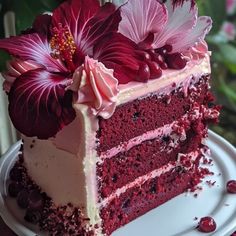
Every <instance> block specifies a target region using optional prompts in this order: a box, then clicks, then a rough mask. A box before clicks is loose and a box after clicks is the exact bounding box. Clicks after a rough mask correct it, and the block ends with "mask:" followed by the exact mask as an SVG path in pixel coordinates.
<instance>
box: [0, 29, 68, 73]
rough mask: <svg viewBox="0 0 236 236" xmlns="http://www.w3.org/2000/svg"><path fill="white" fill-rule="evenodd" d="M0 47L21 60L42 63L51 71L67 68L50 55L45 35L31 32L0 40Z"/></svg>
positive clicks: (61, 70) (60, 70)
mask: <svg viewBox="0 0 236 236" xmlns="http://www.w3.org/2000/svg"><path fill="white" fill-rule="evenodd" d="M0 49H3V50H6V51H7V52H9V54H11V55H13V56H16V57H17V58H20V59H21V60H31V61H33V62H36V63H37V64H41V65H44V66H45V67H46V68H47V70H48V71H51V72H66V71H67V69H66V68H65V66H64V65H63V64H62V63H61V62H60V61H59V60H56V59H54V58H53V57H52V56H51V48H50V45H49V43H48V40H47V37H46V36H45V35H41V34H37V33H33V34H26V35H21V36H16V37H11V38H7V39H1V40H0Z"/></svg>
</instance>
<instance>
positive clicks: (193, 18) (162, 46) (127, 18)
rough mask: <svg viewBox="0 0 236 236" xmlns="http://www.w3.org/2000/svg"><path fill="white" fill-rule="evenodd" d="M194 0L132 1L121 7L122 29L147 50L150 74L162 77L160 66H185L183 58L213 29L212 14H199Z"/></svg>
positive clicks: (121, 30)
mask: <svg viewBox="0 0 236 236" xmlns="http://www.w3.org/2000/svg"><path fill="white" fill-rule="evenodd" d="M197 15H198V9H197V6H196V4H195V1H194V0H191V1H187V0H186V1H184V0H176V1H171V0H167V1H165V4H162V3H160V2H159V1H156V0H129V1H128V3H127V4H124V5H123V6H121V16H122V21H121V22H120V25H119V32H121V33H122V34H123V35H125V36H126V37H128V38H129V39H131V40H132V41H133V42H135V43H136V44H138V45H139V48H140V50H143V51H145V52H146V53H147V55H146V59H145V62H144V63H145V65H146V68H147V70H148V71H149V72H150V73H149V75H147V76H149V78H150V75H151V77H154V78H155V77H157V74H159V76H160V74H161V73H160V71H158V70H157V69H158V68H159V67H160V68H161V69H167V68H171V69H182V68H184V67H185V66H186V63H187V59H186V58H185V57H184V54H185V55H186V54H187V52H189V51H191V48H192V47H195V46H196V45H197V44H198V43H202V42H203V41H204V38H205V36H206V34H207V33H208V32H209V31H210V29H211V26H212V20H211V18H210V17H206V16H201V17H198V16H197Z"/></svg>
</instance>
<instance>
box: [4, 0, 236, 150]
mask: <svg viewBox="0 0 236 236" xmlns="http://www.w3.org/2000/svg"><path fill="white" fill-rule="evenodd" d="M62 1H63V0H37V1H32V0H0V4H1V9H0V37H4V31H3V16H4V14H5V13H6V12H7V11H13V12H15V14H16V31H17V33H20V32H21V30H24V29H26V28H28V27H29V26H30V25H31V23H32V22H33V19H34V18H35V16H36V15H38V14H40V13H43V12H45V11H51V10H52V9H54V8H55V7H56V6H57V5H58V4H59V3H60V2H62ZM198 4H199V11H200V14H201V15H209V16H211V17H212V19H213V21H214V26H213V29H212V31H211V33H210V34H209V35H208V37H207V42H208V44H209V48H210V50H212V51H213V55H212V69H213V71H212V87H213V90H214V93H215V95H216V98H217V102H218V103H219V104H222V106H223V108H222V112H221V119H220V124H219V125H217V126H212V127H211V128H212V129H213V130H214V131H216V132H217V133H219V134H220V135H222V136H224V137H225V138H226V139H228V140H229V141H230V142H231V143H233V144H234V145H236V41H235V38H234V39H231V40H229V39H228V38H227V37H226V36H225V35H224V34H223V33H222V25H223V23H224V22H231V23H233V24H234V25H236V11H235V12H234V13H233V14H227V11H226V4H227V0H198ZM0 58H1V59H0V71H1V70H3V68H4V66H5V60H6V59H7V55H6V54H4V53H3V52H0Z"/></svg>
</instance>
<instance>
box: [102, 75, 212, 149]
mask: <svg viewBox="0 0 236 236" xmlns="http://www.w3.org/2000/svg"><path fill="white" fill-rule="evenodd" d="M208 80H209V76H205V77H202V78H201V79H200V80H199V81H198V82H197V83H196V84H194V85H191V86H190V87H191V89H189V90H188V96H186V94H185V93H184V91H182V90H180V89H179V88H176V89H175V90H174V91H173V92H172V93H171V94H170V95H163V96H160V95H159V94H152V95H150V96H148V97H145V98H143V99H136V100H134V101H133V102H129V103H126V104H124V105H120V106H118V107H117V109H116V111H115V113H114V114H113V116H112V117H111V118H110V119H107V120H105V119H103V118H101V117H100V118H99V127H100V128H99V130H98V132H97V138H98V139H99V145H98V148H97V150H98V153H99V154H100V153H101V152H104V151H107V150H109V149H111V148H112V147H115V146H117V145H119V144H120V143H122V142H125V141H128V140H130V139H131V138H134V137H137V136H139V135H141V134H143V132H144V131H145V132H147V131H150V130H155V129H157V128H158V127H162V126H163V125H165V124H169V123H172V122H173V121H174V120H177V119H179V118H180V117H182V116H183V115H184V114H186V112H187V111H189V109H190V107H191V104H193V102H197V103H199V104H202V103H207V102H208V101H207V98H208V97H209V96H208V89H209V88H208Z"/></svg>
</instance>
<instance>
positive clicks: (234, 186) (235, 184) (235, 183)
mask: <svg viewBox="0 0 236 236" xmlns="http://www.w3.org/2000/svg"><path fill="white" fill-rule="evenodd" d="M226 189H227V191H228V193H234V194H236V180H230V181H228V182H227V184H226Z"/></svg>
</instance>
